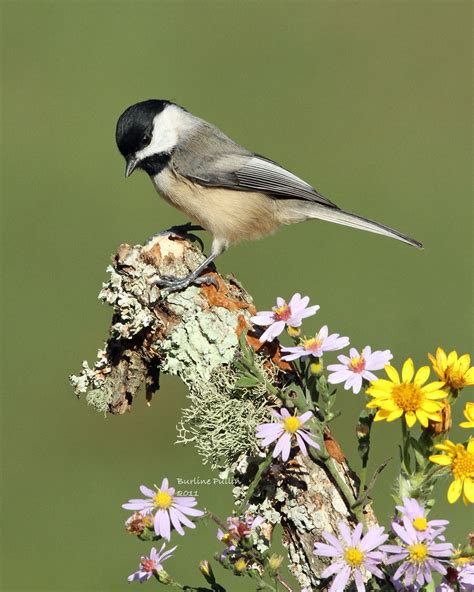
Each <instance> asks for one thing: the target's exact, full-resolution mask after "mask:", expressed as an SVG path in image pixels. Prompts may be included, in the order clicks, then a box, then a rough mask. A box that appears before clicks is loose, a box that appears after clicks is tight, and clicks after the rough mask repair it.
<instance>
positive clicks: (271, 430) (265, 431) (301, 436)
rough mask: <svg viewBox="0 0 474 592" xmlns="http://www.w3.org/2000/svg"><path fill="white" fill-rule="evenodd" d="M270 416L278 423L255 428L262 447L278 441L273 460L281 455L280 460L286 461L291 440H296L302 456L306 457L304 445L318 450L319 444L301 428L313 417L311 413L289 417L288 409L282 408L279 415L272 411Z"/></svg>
mask: <svg viewBox="0 0 474 592" xmlns="http://www.w3.org/2000/svg"><path fill="white" fill-rule="evenodd" d="M272 415H273V416H274V417H276V419H278V423H262V424H260V425H259V426H257V438H261V442H260V444H261V445H262V446H269V445H270V444H271V443H272V442H275V441H276V440H278V441H277V443H276V446H275V448H274V450H273V458H276V457H277V456H278V455H279V454H281V458H282V460H284V461H286V460H288V457H289V456H290V451H291V446H292V441H293V439H296V442H297V443H298V446H299V447H300V449H301V452H302V453H303V454H304V456H308V450H307V448H306V444H309V445H310V446H313V447H314V448H316V449H318V450H320V446H319V444H318V443H317V442H315V441H314V440H313V439H312V438H311V435H312V434H311V432H310V431H309V430H307V429H305V428H303V426H304V424H305V423H306V422H307V421H308V419H310V418H311V417H313V414H312V412H311V411H306V413H303V414H302V415H290V412H289V411H288V409H285V408H284V407H282V409H281V413H279V412H278V411H275V410H273V411H272Z"/></svg>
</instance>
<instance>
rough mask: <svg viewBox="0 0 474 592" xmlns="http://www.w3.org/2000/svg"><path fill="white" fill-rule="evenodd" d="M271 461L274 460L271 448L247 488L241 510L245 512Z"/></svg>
mask: <svg viewBox="0 0 474 592" xmlns="http://www.w3.org/2000/svg"><path fill="white" fill-rule="evenodd" d="M271 462H272V451H271V450H269V451H268V453H267V456H266V458H265V460H263V461H262V462H261V463H260V465H259V467H258V470H257V472H256V474H255V477H254V478H253V481H252V483H251V484H250V486H249V488H248V489H247V494H246V496H245V498H244V501H243V502H242V504H241V505H240V511H241V512H243V511H244V510H245V506H246V505H247V504H248V502H249V500H250V499H251V497H252V495H253V494H254V492H255V489H256V488H257V485H258V484H259V482H260V478H261V476H262V475H263V473H264V471H265V470H266V469H267V468H268V467H269V465H270V463H271Z"/></svg>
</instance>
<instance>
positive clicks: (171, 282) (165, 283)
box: [155, 273, 219, 296]
mask: <svg viewBox="0 0 474 592" xmlns="http://www.w3.org/2000/svg"><path fill="white" fill-rule="evenodd" d="M155 284H156V285H157V286H158V287H159V288H161V289H162V294H163V296H168V294H171V293H172V292H180V291H181V290H185V289H186V288H187V287H188V286H191V285H195V286H202V285H203V284H206V285H208V286H209V285H211V284H212V285H213V286H215V288H216V289H217V290H218V289H219V284H218V283H217V280H216V279H215V278H214V277H213V276H212V275H201V276H196V274H194V273H190V274H189V275H187V276H186V277H184V278H177V277H173V276H169V275H164V276H162V277H160V278H159V279H158V280H156V282H155Z"/></svg>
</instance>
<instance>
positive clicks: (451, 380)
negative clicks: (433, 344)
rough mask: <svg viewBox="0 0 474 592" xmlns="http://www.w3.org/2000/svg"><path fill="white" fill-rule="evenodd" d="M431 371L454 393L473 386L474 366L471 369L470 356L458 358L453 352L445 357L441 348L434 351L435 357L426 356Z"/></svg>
mask: <svg viewBox="0 0 474 592" xmlns="http://www.w3.org/2000/svg"><path fill="white" fill-rule="evenodd" d="M428 358H429V359H430V362H431V364H432V366H433V370H434V371H435V372H436V374H437V375H438V376H439V378H440V380H443V381H444V382H445V383H446V386H449V387H450V388H452V389H453V390H455V391H458V390H460V389H462V388H464V387H465V386H472V385H473V384H474V366H473V367H471V356H470V355H469V354H464V355H463V356H461V357H459V358H458V354H457V353H456V352H455V351H452V352H450V353H449V354H448V355H446V352H445V351H444V349H442V348H441V347H438V349H437V350H436V357H434V356H433V355H431V354H428Z"/></svg>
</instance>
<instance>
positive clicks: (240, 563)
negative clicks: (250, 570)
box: [234, 557, 247, 573]
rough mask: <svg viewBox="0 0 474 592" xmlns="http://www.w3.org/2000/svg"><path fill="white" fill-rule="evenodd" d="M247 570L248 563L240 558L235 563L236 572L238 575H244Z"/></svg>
mask: <svg viewBox="0 0 474 592" xmlns="http://www.w3.org/2000/svg"><path fill="white" fill-rule="evenodd" d="M246 569H247V561H246V560H245V559H244V558H243V557H239V559H237V561H236V562H235V563H234V570H235V571H236V572H237V573H242V572H243V571H245V570H246Z"/></svg>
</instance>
